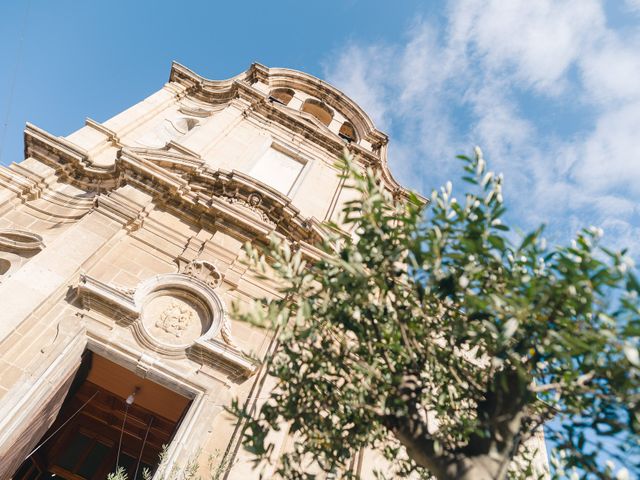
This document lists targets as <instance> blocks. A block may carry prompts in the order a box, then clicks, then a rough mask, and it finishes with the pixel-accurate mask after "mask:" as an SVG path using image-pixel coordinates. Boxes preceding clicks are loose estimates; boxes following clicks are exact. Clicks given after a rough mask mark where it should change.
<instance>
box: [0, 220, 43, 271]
mask: <svg viewBox="0 0 640 480" xmlns="http://www.w3.org/2000/svg"><path fill="white" fill-rule="evenodd" d="M43 248H44V241H43V240H42V237H41V236H40V235H38V234H37V233H33V232H29V231H27V230H16V229H2V230H0V281H1V280H2V279H5V280H6V279H7V278H9V276H11V275H12V274H13V273H15V272H16V271H17V270H18V269H19V268H20V267H22V266H23V265H24V264H25V263H27V262H28V261H29V259H30V258H31V257H33V256H34V255H36V254H37V253H38V252H39V251H40V250H42V249H43Z"/></svg>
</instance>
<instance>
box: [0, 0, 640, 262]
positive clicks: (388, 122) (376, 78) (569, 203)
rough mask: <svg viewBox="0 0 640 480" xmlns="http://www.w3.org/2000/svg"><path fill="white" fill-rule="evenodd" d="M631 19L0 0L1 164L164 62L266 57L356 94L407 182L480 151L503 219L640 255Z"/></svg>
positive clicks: (635, 50) (598, 0)
mask: <svg viewBox="0 0 640 480" xmlns="http://www.w3.org/2000/svg"><path fill="white" fill-rule="evenodd" d="M639 26H640V1H639V0H626V1H624V0H619V1H614V0H610V1H605V0H559V1H551V0H539V1H536V2H531V1H527V0H513V1H510V2H501V1H476V0H459V1H448V2H444V1H443V2H420V1H410V0H406V1H402V2H388V1H372V0H367V1H360V0H342V1H334V2H322V3H318V2H296V1H279V2H278V1H273V2H258V1H255V2H210V1H201V2H197V1H194V2H190V3H189V7H188V9H182V8H180V7H178V5H177V4H176V3H175V2H169V1H154V2H151V1H149V2H131V1H123V0H117V1H116V0H111V1H108V2H107V1H95V0H94V1H84V2H77V1H70V0H58V1H56V2H49V1H45V0H22V1H13V2H2V4H1V5H0V58H1V59H2V62H1V64H0V65H1V66H0V141H1V142H2V144H1V149H2V150H1V152H0V154H1V157H0V162H2V163H3V164H6V163H8V162H11V161H18V160H20V159H21V158H22V133H21V132H22V129H23V127H24V123H25V122H26V121H30V122H32V123H35V124H36V125H38V126H40V127H42V128H45V129H47V130H49V131H51V132H52V133H55V134H58V135H66V134H68V133H70V132H72V131H73V130H75V129H77V128H79V127H80V126H82V124H83V121H84V118H85V117H87V116H88V117H91V118H93V119H96V120H98V121H103V120H106V119H107V118H109V117H111V116H112V115H114V114H116V113H117V112H119V111H121V110H123V109H124V108H126V107H128V106H130V105H132V104H133V103H135V102H137V101H139V100H141V99H142V98H144V97H145V96H147V95H148V94H150V93H152V92H153V91H155V90H157V89H158V88H159V87H160V86H161V85H162V84H163V82H165V81H166V79H167V78H168V73H169V66H170V62H171V61H172V60H177V61H179V62H181V63H183V64H185V65H186V66H188V67H190V68H192V69H194V70H195V71H196V72H198V73H200V74H201V75H203V76H206V77H208V78H214V79H220V78H227V77H230V76H232V75H235V74H237V73H239V72H240V71H242V70H244V69H245V68H247V67H248V65H249V64H251V63H252V62H253V61H258V62H260V63H263V64H265V65H267V66H284V67H290V68H296V69H300V70H304V71H306V72H309V73H312V74H314V75H317V76H320V77H322V78H325V79H326V80H328V81H330V82H332V83H334V84H335V85H336V86H338V87H339V88H341V89H342V90H343V91H344V92H346V93H347V94H348V95H350V96H352V97H353V98H354V99H355V100H356V101H358V102H360V103H361V105H362V106H363V107H364V108H365V110H366V111H368V113H369V114H370V115H371V116H372V117H373V118H374V120H375V122H376V125H377V126H378V127H379V128H380V129H381V130H383V131H385V132H387V133H388V134H389V135H390V137H391V143H390V165H391V168H392V170H393V172H394V173H395V175H396V176H397V177H398V179H399V180H400V181H401V182H402V183H404V184H407V185H409V186H410V187H412V188H414V189H417V190H419V191H420V192H422V193H426V194H428V193H429V192H430V190H431V189H432V188H434V187H438V186H439V185H441V184H443V183H444V182H445V181H446V180H448V179H455V178H457V177H458V174H459V172H458V170H457V168H458V165H457V162H456V161H455V160H454V156H455V154H457V153H461V152H470V151H471V149H472V147H473V146H474V145H480V146H481V147H482V148H483V150H484V152H485V156H486V157H487V158H488V160H489V162H490V165H492V166H493V168H494V169H496V170H499V171H502V172H504V174H505V181H506V186H505V196H506V198H507V202H508V204H509V205H510V213H509V215H510V220H511V222H512V223H514V224H516V225H518V226H519V227H521V228H522V229H524V230H527V229H530V228H532V227H534V226H535V225H537V224H538V223H546V224H547V225H548V235H549V236H550V239H551V240H552V241H557V242H563V243H564V242H566V241H567V240H568V238H569V237H570V236H571V235H573V234H574V233H575V232H576V231H577V230H578V229H579V228H580V227H582V226H589V225H596V226H599V227H602V228H603V229H604V231H605V242H606V243H608V244H610V245H613V246H616V247H622V246H629V247H630V248H631V251H632V253H633V255H634V256H635V257H636V258H637V257H638V256H639V255H640V247H638V246H637V245H636V243H637V241H636V239H637V238H638V237H639V235H640V208H639V206H638V204H639V202H638V200H640V159H639V158H638V156H637V153H636V152H638V150H639V149H638V147H639V144H640V127H639V125H640V81H639V80H638V79H640V53H639V52H640V29H639ZM21 38H22V39H23V40H22V41H21ZM5 125H6V126H5ZM454 185H455V182H454Z"/></svg>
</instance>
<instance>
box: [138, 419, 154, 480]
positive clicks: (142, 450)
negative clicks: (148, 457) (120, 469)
mask: <svg viewBox="0 0 640 480" xmlns="http://www.w3.org/2000/svg"><path fill="white" fill-rule="evenodd" d="M152 423H153V416H151V419H150V420H149V425H147V432H146V433H145V434H144V440H143V441H142V447H140V455H138V463H136V473H134V474H133V480H137V479H138V469H139V468H140V461H141V460H142V452H144V446H145V445H146V444H147V436H148V435H149V430H151V424H152Z"/></svg>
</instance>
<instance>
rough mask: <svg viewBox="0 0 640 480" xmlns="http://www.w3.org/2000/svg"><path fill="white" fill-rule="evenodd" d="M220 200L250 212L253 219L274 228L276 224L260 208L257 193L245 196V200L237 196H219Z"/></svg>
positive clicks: (260, 202) (259, 199) (260, 198)
mask: <svg viewBox="0 0 640 480" xmlns="http://www.w3.org/2000/svg"><path fill="white" fill-rule="evenodd" d="M220 198H221V199H222V200H224V201H226V202H227V203H230V204H231V205H234V206H237V207H240V208H242V209H243V210H245V211H248V212H250V213H251V214H252V215H253V216H254V217H256V218H258V219H259V220H261V221H263V222H264V223H266V224H268V225H272V226H275V224H276V223H275V222H274V221H273V220H271V219H270V218H269V215H267V214H266V213H265V212H264V210H262V209H261V208H260V205H262V195H260V194H259V193H258V192H252V193H250V194H249V195H248V196H247V198H246V200H245V199H244V198H241V197H238V196H235V197H230V196H228V195H220Z"/></svg>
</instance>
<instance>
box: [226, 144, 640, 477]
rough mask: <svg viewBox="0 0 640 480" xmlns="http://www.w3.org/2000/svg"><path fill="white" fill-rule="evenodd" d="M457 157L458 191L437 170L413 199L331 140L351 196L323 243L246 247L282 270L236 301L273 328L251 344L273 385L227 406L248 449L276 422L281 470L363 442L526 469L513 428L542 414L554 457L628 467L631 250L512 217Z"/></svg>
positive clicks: (473, 466) (335, 460)
mask: <svg viewBox="0 0 640 480" xmlns="http://www.w3.org/2000/svg"><path fill="white" fill-rule="evenodd" d="M459 158H460V160H461V161H462V168H463V170H464V175H463V176H462V181H463V183H464V184H465V185H466V188H465V191H463V192H462V193H461V194H460V196H459V197H458V198H455V197H454V192H453V187H452V184H451V183H450V182H448V183H447V184H446V185H445V186H444V187H442V188H441V189H440V190H439V191H434V192H433V194H432V195H431V198H430V202H426V201H424V200H422V199H420V198H419V197H418V196H417V195H413V194H409V195H408V196H404V197H403V198H398V196H397V195H393V194H392V193H391V192H389V191H388V189H386V188H385V187H384V185H383V184H382V182H381V181H380V179H379V177H378V175H377V174H376V172H375V171H374V170H371V169H364V168H363V167H362V166H360V165H359V164H358V161H357V160H356V159H354V158H351V157H350V156H349V155H348V154H345V156H344V158H343V159H341V160H340V163H339V166H340V168H341V169H342V170H343V171H344V176H345V178H346V180H347V184H348V185H350V186H351V188H354V189H355V190H357V193H358V198H357V199H355V200H353V201H350V202H348V203H347V204H346V205H345V206H344V211H343V218H342V219H341V222H340V223H339V225H327V231H330V232H331V233H330V234H328V235H327V238H326V240H325V241H324V243H323V245H322V246H321V249H322V255H320V256H319V257H320V258H316V259H309V258H305V257H303V255H302V253H301V252H300V251H296V249H295V247H294V246H291V245H289V244H288V243H287V242H286V241H284V240H277V239H275V238H274V239H273V240H272V242H271V244H270V245H269V246H267V247H265V248H262V249H260V250H256V249H254V248H252V247H247V251H248V254H249V258H250V262H251V263H252V264H253V265H254V267H255V268H257V269H258V270H259V271H260V272H262V274H264V275H265V276H268V277H273V276H274V275H275V278H276V279H277V281H278V282H279V284H280V285H281V289H280V296H279V298H278V299H275V300H270V301H265V302H264V304H262V305H256V306H255V308H252V309H250V311H249V312H248V313H247V312H245V313H243V314H240V313H238V312H236V315H237V317H238V318H242V319H243V320H246V321H250V322H253V323H256V324H259V325H268V326H269V327H271V328H274V329H275V331H276V332H277V335H278V342H279V346H278V348H277V349H276V350H275V351H274V353H273V354H271V355H269V356H268V358H267V359H266V360H265V361H266V362H267V364H268V371H269V374H270V375H271V376H273V377H274V378H275V379H276V381H277V387H276V388H275V389H274V390H273V392H272V393H271V394H270V397H269V398H268V400H267V401H266V402H265V403H264V404H263V405H262V406H261V408H260V409H259V410H258V411H257V412H251V414H249V413H247V412H243V411H242V409H241V408H240V407H239V404H238V403H234V405H233V407H232V411H234V412H235V413H236V415H238V416H240V417H243V419H244V421H245V430H244V439H243V442H244V446H245V448H247V449H249V450H250V451H251V452H253V453H254V454H255V455H256V458H257V460H267V459H270V458H271V459H272V457H273V445H272V444H271V442H270V438H272V437H271V436H269V435H268V434H269V432H270V431H273V430H279V429H282V428H288V429H289V431H290V432H291V435H292V438H294V440H295V441H294V445H293V446H292V447H291V448H290V449H289V450H288V451H287V452H286V453H285V454H284V455H282V456H280V458H279V459H278V460H277V462H278V472H279V474H280V475H282V476H283V477H284V478H313V475H312V474H311V473H310V472H311V471H313V468H316V471H317V469H319V470H321V471H324V472H334V474H337V475H338V476H342V477H349V476H350V475H351V474H350V473H348V468H347V465H348V464H349V462H350V461H351V460H352V459H353V458H354V456H355V455H357V452H358V451H359V450H361V449H364V448H371V449H377V450H378V451H380V452H381V453H382V454H383V455H384V456H385V457H386V458H387V459H388V461H389V464H390V465H391V467H390V468H392V469H393V470H392V471H391V470H390V471H387V472H384V474H383V475H384V477H385V478H389V477H392V476H399V477H400V476H404V475H410V474H413V475H416V476H420V477H423V478H432V477H435V478H438V479H473V480H483V479H503V478H519V477H523V476H528V477H531V475H533V474H534V473H535V472H533V470H532V467H531V458H532V456H533V455H534V454H535V452H532V451H527V448H526V445H527V443H526V442H527V440H528V439H529V438H531V437H532V436H533V435H534V434H535V433H536V431H538V430H539V429H540V428H541V426H542V425H543V424H544V425H546V427H545V435H546V438H547V439H548V441H549V442H550V443H551V444H553V445H554V448H553V451H554V453H555V454H556V456H557V459H556V460H555V462H556V466H555V469H554V475H556V476H558V477H562V476H564V475H567V476H568V475H571V473H572V472H573V475H574V476H576V475H579V476H580V477H584V478H614V477H615V474H614V472H613V471H612V469H611V468H610V467H609V466H606V464H605V463H606V462H605V461H604V460H605V459H609V460H611V459H613V460H614V461H616V460H618V461H619V462H622V464H624V465H626V467H627V469H630V470H632V471H634V472H638V470H639V467H638V454H639V453H640V447H639V440H638V439H639V436H638V429H639V427H640V412H639V405H640V403H639V398H640V397H639V395H640V390H639V385H640V382H639V378H640V360H639V358H638V346H639V339H640V311H639V302H638V290H639V289H640V286H639V284H638V282H637V280H636V278H635V277H634V274H633V266H632V264H631V262H630V260H629V258H628V257H627V256H626V254H625V252H624V251H622V252H614V251H611V250H608V249H606V248H604V247H602V246H601V245H600V237H601V231H600V230H599V229H597V228H590V229H585V230H582V231H581V232H580V233H578V234H577V237H576V238H575V240H573V241H572V242H571V244H570V245H568V246H556V247H551V246H548V245H547V244H546V242H545V239H544V238H543V236H542V235H543V228H542V227H540V228H538V229H537V230H535V231H533V232H531V233H529V234H526V235H525V234H518V233H516V232H514V231H513V230H512V229H510V228H509V227H508V226H507V225H506V224H505V223H504V221H503V214H504V213H505V205H504V202H503V196H502V185H503V178H502V176H500V175H495V174H494V173H492V172H490V171H487V168H486V162H485V161H484V159H483V158H482V153H481V151H480V149H478V148H476V150H475V155H473V156H472V157H467V156H460V157H459ZM532 203H533V202H532ZM532 208H535V207H533V206H532ZM346 232H348V233H346ZM634 462H635V463H634Z"/></svg>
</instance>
